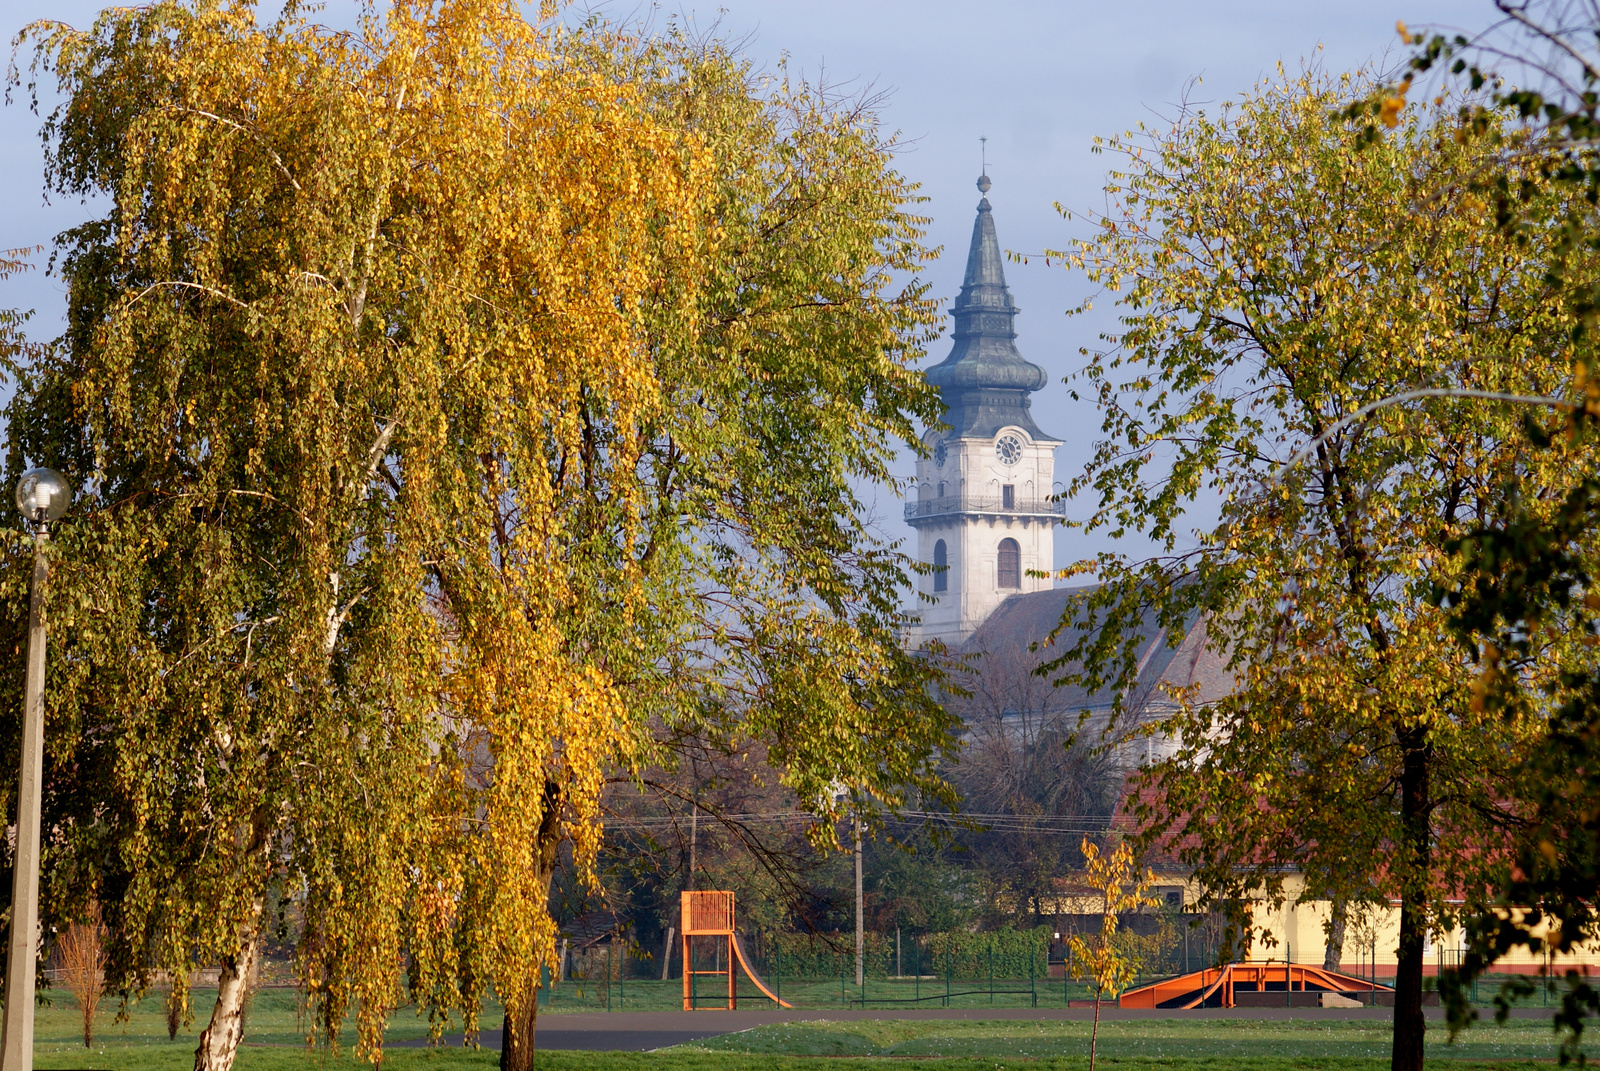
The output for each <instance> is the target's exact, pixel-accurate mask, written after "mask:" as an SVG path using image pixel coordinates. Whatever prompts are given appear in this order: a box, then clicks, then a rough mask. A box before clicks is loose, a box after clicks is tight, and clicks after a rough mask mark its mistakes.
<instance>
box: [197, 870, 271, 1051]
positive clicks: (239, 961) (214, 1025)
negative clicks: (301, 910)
mask: <svg viewBox="0 0 1600 1071" xmlns="http://www.w3.org/2000/svg"><path fill="white" fill-rule="evenodd" d="M262 906H263V905H262V898H261V897H260V896H257V897H256V898H255V899H254V900H253V901H251V909H250V913H249V917H248V918H247V919H246V920H245V921H244V922H243V923H242V924H241V925H240V927H239V946H238V951H237V952H235V953H234V954H233V955H232V956H229V957H228V958H227V959H225V960H223V962H222V975H221V977H220V978H218V979H217V1004H216V1007H215V1008H213V1009H212V1010H211V1022H210V1023H208V1024H207V1025H206V1028H205V1031H204V1032H203V1033H201V1035H200V1047H199V1048H197V1049H195V1051H194V1071H232V1068H233V1059H234V1057H235V1056H237V1055H238V1053H239V1042H240V1040H241V1039H243V1037H244V1005H245V999H246V998H247V997H248V996H249V995H250V982H251V979H252V978H254V977H255V973H256V961H257V959H259V958H260V956H261V909H262Z"/></svg>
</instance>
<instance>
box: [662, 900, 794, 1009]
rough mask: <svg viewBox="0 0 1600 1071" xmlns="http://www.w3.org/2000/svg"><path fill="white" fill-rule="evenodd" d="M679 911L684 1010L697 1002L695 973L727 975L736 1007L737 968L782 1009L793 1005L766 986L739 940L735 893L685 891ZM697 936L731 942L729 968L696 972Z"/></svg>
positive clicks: (737, 992) (731, 998)
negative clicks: (681, 927) (681, 932)
mask: <svg viewBox="0 0 1600 1071" xmlns="http://www.w3.org/2000/svg"><path fill="white" fill-rule="evenodd" d="M679 910H680V912H681V916H682V919H683V1010H684V1011H693V1010H695V1003H694V978H695V976H696V975H702V974H714V975H717V976H718V977H721V976H723V975H724V974H726V976H727V979H728V1004H727V1007H729V1008H734V1007H737V1006H738V1003H739V988H738V977H739V975H738V969H739V968H740V967H743V968H744V973H745V975H746V976H747V977H749V979H750V980H751V981H752V982H754V983H755V984H756V988H757V989H759V990H761V992H762V994H764V995H765V996H766V998H767V999H768V1000H770V1001H772V1002H773V1003H775V1004H777V1005H778V1006H779V1007H781V1008H792V1007H794V1005H793V1004H790V1003H789V1002H788V1001H786V1000H783V999H781V998H780V997H779V996H778V995H777V994H776V993H774V992H773V991H772V990H770V989H768V988H767V984H766V983H765V982H763V981H762V980H761V976H760V975H759V974H757V973H756V972H755V968H754V967H752V966H750V957H749V956H747V955H745V954H744V943H743V942H741V941H740V940H739V934H738V931H736V930H735V929H734V928H733V893H731V892H685V893H683V894H682V896H681V898H680V899H679ZM694 937H720V938H722V939H724V940H726V941H727V943H728V968H727V970H726V971H723V970H721V969H718V970H714V971H697V970H695V969H694V946H693V944H692V942H691V940H690V939H691V938H694Z"/></svg>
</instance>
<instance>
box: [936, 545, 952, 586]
mask: <svg viewBox="0 0 1600 1071" xmlns="http://www.w3.org/2000/svg"><path fill="white" fill-rule="evenodd" d="M933 590H934V591H948V590H950V553H949V551H947V550H945V547H944V540H942V539H941V540H939V541H938V542H936V543H935V544H934V545H933Z"/></svg>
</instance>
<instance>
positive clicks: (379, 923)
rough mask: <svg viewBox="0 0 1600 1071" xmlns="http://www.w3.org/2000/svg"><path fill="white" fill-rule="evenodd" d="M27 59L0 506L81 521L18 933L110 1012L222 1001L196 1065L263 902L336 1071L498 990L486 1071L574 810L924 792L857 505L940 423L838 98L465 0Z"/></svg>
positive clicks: (881, 217)
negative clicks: (731, 778)
mask: <svg viewBox="0 0 1600 1071" xmlns="http://www.w3.org/2000/svg"><path fill="white" fill-rule="evenodd" d="M546 14H547V15H548V13H546ZM30 32H31V33H32V34H33V36H34V38H35V39H36V40H37V41H38V43H39V56H40V64H41V65H42V68H43V69H44V70H45V71H46V72H47V73H54V75H55V77H56V78H57V80H58V82H59V83H60V85H61V87H62V89H63V92H64V94H65V96H66V97H67V103H66V104H64V105H63V106H62V107H61V108H60V109H59V110H58V111H57V112H55V113H54V114H53V115H52V116H51V117H50V118H49V119H48V120H47V123H46V127H45V135H46V142H47V145H48V147H49V150H50V157H49V160H50V168H51V170H50V174H49V179H50V182H51V183H52V186H53V187H54V188H55V189H57V190H59V191H62V192H65V193H78V194H105V195H107V196H108V198H109V200H110V203H111V209H110V211H109V212H108V214H107V216H106V217H105V218H103V219H100V220H96V221H94V222H91V223H90V224H87V225H85V226H84V227H82V228H79V229H78V230H77V231H75V232H72V233H70V234H69V235H67V236H65V238H64V239H63V247H62V264H63V269H62V270H63V274H64V277H65V278H66V280H67V282H68V284H69V287H70V317H71V328H70V331H69V334H68V335H67V336H66V337H65V338H64V339H63V340H62V341H61V343H60V344H59V345H58V346H57V347H56V348H55V349H54V350H53V351H52V352H51V353H50V354H49V355H48V357H46V358H43V359H40V360H38V361H36V362H34V363H33V364H32V365H31V366H30V367H28V368H27V369H26V376H25V378H24V381H23V384H22V387H21V389H20V390H19V391H18V394H17V396H16V399H15V401H14V402H13V404H12V406H11V409H10V412H9V415H10V421H11V422H10V439H9V444H8V456H7V466H8V471H10V472H11V473H13V474H14V473H15V472H16V471H17V470H18V468H19V467H20V466H22V465H24V464H31V463H39V462H44V463H49V464H53V465H55V466H57V467H59V468H61V469H63V470H64V471H66V472H68V473H69V474H70V475H71V476H72V478H73V479H74V481H75V482H76V484H77V485H78V486H80V487H82V488H83V489H84V490H83V491H82V493H81V494H80V496H79V501H78V502H77V503H76V504H75V507H74V516H75V521H74V523H73V524H72V525H71V526H70V531H69V530H68V527H67V526H64V527H63V530H62V532H61V534H60V537H59V538H58V540H57V553H58V554H59V555H60V556H61V559H62V561H61V564H60V565H59V566H58V568H57V573H56V575H57V576H58V577H60V578H61V581H60V582H59V583H58V584H57V585H56V586H55V588H54V589H53V590H52V594H51V599H52V611H51V612H52V614H53V615H54V616H53V621H54V623H55V628H56V632H57V634H58V635H59V636H60V644H59V646H60V649H61V651H62V654H61V656H60V657H59V658H57V659H56V660H54V661H53V663H52V680H51V682H50V695H51V707H50V733H49V745H48V747H49V753H50V758H51V778H52V788H51V790H50V794H49V801H50V802H49V803H48V806H50V807H51V808H52V811H51V814H52V816H53V817H52V820H53V821H54V822H55V823H56V824H57V825H58V826H59V828H61V829H62V830H64V833H63V835H62V837H61V839H60V841H59V843H58V844H56V845H54V846H53V847H52V849H51V850H52V856H51V858H50V859H48V860H47V862H46V871H47V875H48V882H49V884H50V890H49V895H50V897H51V898H52V902H53V903H55V904H57V905H60V909H61V910H67V905H69V904H71V903H73V902H76V901H81V900H83V898H84V897H86V896H88V895H91V894H92V895H94V896H96V897H97V898H98V899H99V900H100V902H102V903H104V904H106V905H107V923H108V929H109V932H110V934H111V937H112V944H111V956H112V961H111V965H110V967H109V969H108V977H109V978H111V979H113V981H114V984H116V985H118V986H120V987H122V988H124V989H127V990H136V989H138V988H140V987H142V986H143V985H144V984H145V983H146V981H147V980H148V978H149V977H150V973H151V972H152V971H154V970H157V969H160V970H165V971H167V972H168V974H169V976H171V977H186V976H187V974H188V971H189V969H190V968H192V967H194V966H197V965H204V964H210V963H216V962H220V963H221V964H222V966H223V973H222V980H221V985H220V990H219V995H218V1000H217V1004H216V1006H215V1008H214V1009H213V1010H212V1013H211V1019H210V1023H209V1025H208V1027H207V1029H206V1030H205V1032H204V1034H203V1035H202V1040H201V1045H200V1049H199V1051H198V1053H197V1057H196V1067H197V1069H199V1068H214V1069H222V1068H227V1067H229V1066H230V1065H231V1063H232V1059H233V1056H234V1053H235V1052H236V1049H237V1045H238V1042H239V1039H240V1036H241V1032H242V1018H241V1011H242V998H243V996H244V985H245V980H246V978H247V977H248V975H249V973H250V968H251V965H252V962H253V959H254V957H256V956H257V955H259V947H260V941H259V938H260V933H261V927H262V924H263V923H262V912H263V903H264V898H265V897H266V895H267V892H268V890H269V888H270V887H271V886H272V885H273V884H274V883H276V884H277V885H278V886H279V887H280V888H282V889H285V890H288V891H289V892H290V893H291V894H292V895H293V896H295V897H296V898H297V900H298V904H297V910H298V911H299V912H300V913H301V914H302V915H303V917H304V920H305V937H304V940H303V943H302V946H301V949H300V963H299V966H300V970H301V973H302V979H303V981H304V984H305V985H306V987H307V989H308V992H309V994H310V996H311V999H312V1005H313V1009H314V1011H315V1013H316V1015H315V1025H314V1027H313V1032H314V1033H315V1034H317V1035H319V1036H321V1037H323V1038H325V1039H326V1038H331V1037H336V1036H337V1034H336V1032H337V1029H338V1027H339V1025H340V1024H341V1023H342V1022H343V1021H344V1020H345V1019H346V1018H347V1017H348V1015H349V1014H350V1013H351V1012H352V1010H358V1011H357V1014H358V1025H359V1027H360V1038H361V1042H360V1051H361V1052H362V1054H363V1055H367V1056H376V1055H377V1054H378V1052H379V1051H380V1047H381V1031H382V1027H383V1024H384V1022H385V1021H386V1019H387V1016H388V1015H389V1013H390V1011H391V1010H392V1009H393V1008H395V1007H396V1006H397V1005H399V1004H400V1003H402V1002H403V1001H405V1000H407V999H411V1000H414V1001H415V1002H416V1003H417V1004H418V1005H419V1006H420V1007H421V1008H423V1009H425V1010H428V1011H431V1012H433V1013H434V1014H435V1015H442V1014H449V1013H461V1014H464V1015H465V1017H466V1019H467V1024H468V1027H469V1031H472V1030H475V1027H476V1013H477V1009H478V1007H479V1006H480V1003H481V1000H482V998H483V995H484V993H485V992H486V990H487V988H488V987H493V989H494V991H495V992H496V994H497V995H498V996H499V998H500V999H501V1001H502V1002H503V1003H504V1005H505V1007H506V1009H507V1016H506V1028H507V1030H506V1052H505V1056H506V1063H507V1065H508V1066H511V1067H517V1068H526V1067H527V1066H529V1062H530V1061H531V1053H532V1044H533V1031H534V1025H535V1021H536V1020H535V1015H536V1012H537V990H536V985H537V982H536V980H537V978H538V968H539V966H540V965H542V964H546V963H550V962H551V961H552V957H553V956H554V949H555V932H554V926H553V923H552V922H551V919H550V915H549V911H548V895H549V889H550V881H551V877H552V875H553V868H554V866H555V863H556V860H557V858H558V856H559V854H560V851H561V849H562V848H563V846H567V847H568V848H569V849H570V852H569V855H570V858H571V859H572V861H573V865H575V866H576V867H577V869H578V870H579V871H580V873H588V872H591V871H592V866H593V860H594V855H595V851H596V848H597V845H598V841H599V836H600V825H599V815H598V806H599V797H600V792H601V788H602V786H603V784H604V783H605V781H606V779H607V778H612V777H616V776H630V775H632V774H633V773H634V772H635V771H637V770H639V769H641V768H642V767H643V766H644V765H645V764H646V763H648V762H655V763H661V762H670V761H671V752H672V743H673V741H674V740H675V739H679V738H681V737H682V736H683V734H686V733H697V734H701V735H714V736H716V737H717V738H718V739H720V740H721V741H723V743H724V744H725V745H726V746H731V747H737V746H738V745H739V742H740V741H741V740H756V739H759V740H761V741H763V743H764V744H765V746H766V749H767V753H768V755H769V757H770V758H771V761H772V763H773V765H774V767H775V768H776V769H777V770H778V771H779V772H780V776H782V777H783V778H784V779H785V781H786V783H787V784H788V785H789V786H790V787H791V789H792V790H793V791H794V792H795V793H796V794H797V795H799V796H800V797H801V798H804V799H806V800H813V801H816V802H817V805H818V806H819V807H821V808H823V815H822V818H823V820H822V821H821V822H819V824H818V827H817V842H818V844H819V846H821V847H828V846H829V845H828V837H829V834H830V831H831V828H832V824H831V822H829V821H828V818H829V817H830V816H831V812H829V811H828V808H832V807H835V806H838V804H835V803H834V802H833V801H832V797H831V795H830V794H829V793H827V792H826V791H825V789H826V788H827V786H830V785H832V784H833V783H835V782H836V781H841V780H842V781H845V782H846V783H849V784H851V785H854V786H856V791H857V793H858V796H859V797H860V798H859V799H858V800H857V801H855V805H859V806H868V805H872V804H876V805H879V806H884V807H894V806H896V805H898V804H899V802H901V801H902V800H903V799H904V798H905V795H906V793H907V792H939V791H941V790H942V786H941V783H940V782H939V781H938V779H937V776H936V774H935V770H936V765H937V761H938V758H939V753H940V752H941V750H942V749H944V748H946V747H948V746H949V745H950V743H951V738H950V731H949V724H948V721H947V719H946V718H945V716H944V715H943V714H942V713H941V712H940V711H939V709H938V708H937V707H936V706H935V705H934V704H933V703H932V702H931V701H930V700H929V699H928V696H929V695H931V694H932V689H931V688H930V687H929V685H930V682H931V681H932V679H933V678H934V677H935V676H936V675H937V673H938V666H937V663H936V662H934V661H929V660H926V659H920V658H912V657H910V656H909V655H908V654H907V653H906V652H905V651H904V650H903V649H902V647H901V645H900V642H899V635H900V630H901V629H902V628H903V626H904V624H905V622H904V619H903V617H902V615H901V612H900V610H899V604H898V589H899V585H900V584H901V582H902V578H903V575H904V564H905V563H904V561H903V559H902V558H901V557H900V556H899V555H898V554H897V553H896V552H895V551H894V549H893V548H892V547H889V546H886V545H884V544H882V543H881V542H879V541H877V540H875V539H874V538H873V537H872V535H871V532H870V530H869V529H868V528H867V526H866V525H865V523H864V522H863V521H862V519H861V512H862V511H861V509H860V504H859V503H858V502H857V500H856V498H855V495H854V491H853V487H855V486H858V485H859V482H873V481H878V482H882V481H886V480H887V478H888V471H887V465H888V461H889V458H890V457H891V455H892V452H893V450H894V449H895V448H896V446H897V444H901V443H906V442H914V440H915V436H914V434H913V432H914V428H915V426H916V423H917V422H919V421H927V420H929V419H933V418H935V417H936V415H937V401H936V399H935V397H934V396H933V394H932V393H931V392H930V391H929V390H928V389H927V388H926V386H925V385H924V384H923V383H922V381H921V378H920V376H918V375H917V374H916V373H915V371H914V369H913V367H912V362H913V361H914V360H915V359H916V358H917V357H918V356H919V355H920V346H921V344H922V343H923V342H924V341H926V339H927V337H928V334H929V330H930V327H931V324H932V323H933V318H934V309H933V307H932V305H931V303H929V302H928V301H927V300H926V299H925V297H924V294H923V289H922V286H921V284H920V283H917V282H915V281H913V282H912V283H910V284H909V285H908V284H906V283H904V282H903V281H896V280H897V276H901V273H910V272H914V271H915V269H916V267H917V265H918V264H919V263H920V262H921V260H922V258H923V256H924V251H923V249H922V246H921V245H920V238H921V226H922V221H921V220H920V219H918V218H917V217H915V216H914V215H910V214H908V212H907V205H908V204H910V203H911V202H912V201H913V200H914V193H913V191H912V189H911V188H910V187H909V185H908V184H906V183H905V181H904V180H903V179H901V178H899V177H898V176H897V175H895V174H894V172H893V171H892V170H891V169H890V166H889V165H890V151H891V147H890V144H889V142H888V140H887V139H886V138H885V137H884V136H883V135H882V134H880V132H879V131H878V130H877V127H876V124H875V120H874V117H873V116H872V114H871V112H870V110H869V109H865V108H860V107H851V106H849V104H848V102H841V101H838V100H835V99H830V98H828V97H827V96H826V95H825V94H822V93H819V92H818V91H817V90H816V88H815V87H810V86H805V85H799V84H789V83H787V82H783V81H777V82H761V81H759V80H757V79H756V78H755V77H754V76H753V75H752V73H751V72H750V70H749V68H748V66H747V65H746V64H744V63H743V62H742V61H740V60H739V59H738V58H737V57H735V56H733V55H731V54H730V53H728V52H727V51H726V50H723V49H721V48H719V47H717V46H714V45H706V44H704V43H693V44H692V43H689V42H685V41H681V40H674V39H670V38H669V39H665V40H662V41H646V40H639V39H636V38H631V37H629V36H627V35H626V34H621V33H618V32H616V31H614V30H611V29H607V28H606V27H603V26H590V27H587V28H585V29H583V30H581V31H575V32H564V31H559V30H557V29H554V28H551V27H550V26H548V25H542V24H537V23H530V22H528V21H527V20H525V19H524V18H523V16H522V15H521V13H520V12H519V10H518V9H517V8H515V7H514V6H508V5H503V4H500V3H496V2H493V0H458V2H446V3H435V4H412V3H400V4H396V5H395V6H393V7H392V8H389V9H386V10H384V11H378V10H376V9H369V10H367V11H366V12H365V14H364V16H363V19H362V22H361V26H360V29H359V31H358V32H356V33H352V34H345V33H334V32H331V31H328V30H326V29H324V28H322V27H319V26H316V25H314V24H311V23H309V22H306V21H304V20H303V19H301V18H300V17H299V15H298V12H297V11H296V10H295V9H293V8H291V9H290V10H289V11H288V12H287V13H286V14H285V16H284V17H283V18H282V19H281V20H279V21H278V22H275V23H273V24H271V25H267V26H263V25H260V24H258V23H257V22H256V21H255V18H254V13H253V11H252V9H251V8H250V7H248V6H246V5H231V4H219V3H211V2H200V3H194V4H189V3H161V4H156V5H153V6H150V7H146V8H139V9H122V10H115V11H110V12H107V13H106V14H105V15H103V16H102V17H101V19H100V21H99V22H98V23H97V24H96V25H95V26H94V27H93V28H92V29H90V30H88V31H76V30H72V29H70V28H67V27H62V26H57V25H41V26H36V27H34V28H33V29H32V30H31V31H30ZM819 236H820V237H819ZM24 558H25V554H24V550H23V546H22V541H21V535H20V532H16V531H13V532H12V534H11V536H10V538H9V539H8V566H7V568H6V569H5V571H4V574H3V577H0V595H3V597H4V598H5V599H6V600H7V602H8V603H9V604H10V605H11V606H12V608H13V609H15V608H16V607H18V606H21V605H22V600H23V599H24V597H25V577H26V571H25V569H23V561H24ZM13 616H14V615H13ZM8 620H9V619H8ZM7 627H8V628H12V629H20V627H21V626H20V625H19V624H12V625H8V626H7ZM12 638H13V639H15V637H12ZM5 687H6V688H7V689H10V690H11V691H12V692H15V691H16V690H17V689H19V688H20V675H18V680H16V681H12V680H10V678H9V677H8V678H7V680H6V682H5ZM13 698H15V695H13ZM11 705H12V707H18V704H16V703H13V704H11ZM846 805H849V804H846ZM402 966H404V967H405V969H406V970H405V974H404V975H402V971H401V968H402ZM406 985H409V990H407V989H406V988H404V987H405V986H406Z"/></svg>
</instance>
